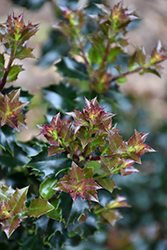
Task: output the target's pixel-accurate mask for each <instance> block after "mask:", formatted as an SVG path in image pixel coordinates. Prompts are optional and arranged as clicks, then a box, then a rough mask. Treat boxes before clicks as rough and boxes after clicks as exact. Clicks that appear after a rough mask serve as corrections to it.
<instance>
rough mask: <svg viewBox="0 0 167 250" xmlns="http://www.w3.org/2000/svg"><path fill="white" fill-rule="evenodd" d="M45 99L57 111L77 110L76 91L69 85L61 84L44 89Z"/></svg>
mask: <svg viewBox="0 0 167 250" xmlns="http://www.w3.org/2000/svg"><path fill="white" fill-rule="evenodd" d="M43 92H44V99H45V100H46V101H47V102H49V103H50V104H52V105H53V107H54V108H56V109H57V110H62V111H63V112H67V111H72V110H73V109H74V108H75V98H76V90H75V89H74V88H73V87H71V86H70V85H69V84H63V83H60V84H59V85H51V86H49V87H47V88H44V89H43Z"/></svg>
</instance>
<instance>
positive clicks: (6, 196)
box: [0, 186, 15, 203]
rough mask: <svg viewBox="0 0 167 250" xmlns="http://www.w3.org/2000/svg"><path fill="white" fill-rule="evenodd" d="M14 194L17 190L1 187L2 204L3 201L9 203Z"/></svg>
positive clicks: (0, 198) (0, 199)
mask: <svg viewBox="0 0 167 250" xmlns="http://www.w3.org/2000/svg"><path fill="white" fill-rule="evenodd" d="M14 193H15V190H14V189H13V188H12V187H11V186H10V187H7V186H1V187H0V203H1V202H2V201H6V202H8V199H9V198H10V196H11V195H12V194H14Z"/></svg>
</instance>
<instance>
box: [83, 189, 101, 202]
mask: <svg viewBox="0 0 167 250" xmlns="http://www.w3.org/2000/svg"><path fill="white" fill-rule="evenodd" d="M85 199H86V200H88V201H95V202H99V199H98V196H97V192H96V190H90V191H88V192H85Z"/></svg>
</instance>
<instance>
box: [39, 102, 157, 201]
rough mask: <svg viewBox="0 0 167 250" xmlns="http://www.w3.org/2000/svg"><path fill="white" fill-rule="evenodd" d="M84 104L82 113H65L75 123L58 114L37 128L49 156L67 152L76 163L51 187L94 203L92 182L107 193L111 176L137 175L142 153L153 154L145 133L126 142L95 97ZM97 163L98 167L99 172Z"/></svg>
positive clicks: (94, 192)
mask: <svg viewBox="0 0 167 250" xmlns="http://www.w3.org/2000/svg"><path fill="white" fill-rule="evenodd" d="M85 102H86V106H85V108H83V111H82V112H80V111H77V110H75V111H74V112H70V113H68V115H70V116H72V117H73V118H74V121H71V122H70V121H69V120H68V121H67V120H66V119H65V120H61V119H60V114H57V115H56V116H55V117H53V119H52V121H51V124H50V125H48V124H46V125H39V126H38V127H39V128H40V129H41V134H43V135H44V136H45V138H46V139H47V140H48V141H49V143H50V146H49V149H48V152H49V155H52V154H57V153H60V152H63V151H66V152H67V153H68V155H67V157H69V158H70V159H72V160H73V161H74V162H75V163H73V164H72V167H71V172H70V173H69V175H65V176H64V177H62V178H61V179H60V180H59V182H58V183H57V185H56V186H55V187H54V189H55V190H59V191H64V192H68V193H69V194H70V195H71V197H72V198H73V200H74V201H75V200H76V198H77V197H78V195H80V196H81V197H83V198H84V199H88V200H94V199H96V200H97V196H96V191H95V190H96V189H98V188H99V185H97V183H96V182H94V181H95V180H97V181H98V183H99V184H100V185H101V186H102V187H104V188H106V189H108V190H110V185H112V186H114V185H113V182H112V181H111V179H110V178H111V177H112V175H113V174H114V173H119V174H122V175H128V174H132V173H134V172H136V171H137V169H135V168H134V167H133V166H132V165H133V163H134V162H137V163H141V160H140V156H141V155H143V154H144V153H146V152H154V149H152V148H151V147H150V146H148V145H147V144H146V143H145V139H146V137H147V135H148V134H147V133H146V134H145V133H138V132H137V131H136V130H135V134H134V135H133V136H132V137H131V138H130V139H129V141H128V142H126V141H124V140H123V139H122V136H120V135H119V134H118V132H119V131H118V129H117V128H116V127H115V126H112V120H111V118H112V117H113V114H112V113H108V112H105V111H104V108H101V107H100V106H99V103H98V101H97V98H94V99H92V100H90V101H89V100H87V99H85ZM96 152H98V154H97V153H96ZM90 162H92V164H91V167H92V168H91V174H90V173H89V176H88V175H87V171H88V168H87V165H89V163H90ZM96 163H98V164H99V165H100V168H99V169H98V170H97V169H96V166H97V164H96ZM76 164H77V165H76ZM112 190H113V188H112Z"/></svg>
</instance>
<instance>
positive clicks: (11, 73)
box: [7, 65, 24, 82]
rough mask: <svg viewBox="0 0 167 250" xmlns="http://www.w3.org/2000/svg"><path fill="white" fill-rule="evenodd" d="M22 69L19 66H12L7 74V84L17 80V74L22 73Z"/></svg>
mask: <svg viewBox="0 0 167 250" xmlns="http://www.w3.org/2000/svg"><path fill="white" fill-rule="evenodd" d="M23 70H24V69H23V68H22V66H21V65H13V66H12V67H11V68H10V70H9V74H8V78H7V82H13V81H15V80H16V79H17V76H18V74H19V73H20V72H21V71H23Z"/></svg>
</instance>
